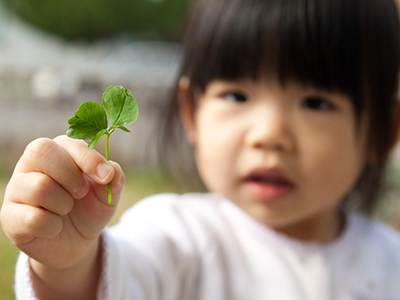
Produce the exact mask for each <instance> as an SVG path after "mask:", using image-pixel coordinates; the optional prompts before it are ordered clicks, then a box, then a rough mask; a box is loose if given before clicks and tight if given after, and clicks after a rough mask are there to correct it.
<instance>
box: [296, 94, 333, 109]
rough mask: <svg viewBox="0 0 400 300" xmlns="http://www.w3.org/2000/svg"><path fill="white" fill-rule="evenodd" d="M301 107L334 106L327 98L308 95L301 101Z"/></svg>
mask: <svg viewBox="0 0 400 300" xmlns="http://www.w3.org/2000/svg"><path fill="white" fill-rule="evenodd" d="M301 107H303V108H306V109H311V110H323V111H325V110H330V109H332V108H333V106H332V104H331V103H330V102H328V101H327V100H325V99H323V98H321V97H318V96H315V97H307V98H305V99H304V100H303V102H302V103H301Z"/></svg>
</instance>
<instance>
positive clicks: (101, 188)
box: [70, 161, 125, 239]
mask: <svg viewBox="0 0 400 300" xmlns="http://www.w3.org/2000/svg"><path fill="white" fill-rule="evenodd" d="M109 163H110V165H111V166H112V167H113V168H114V177H113V178H112V179H111V182H110V184H111V190H112V205H109V204H108V185H107V184H99V183H96V182H95V181H93V180H92V179H90V178H89V177H87V176H86V180H87V181H88V182H89V190H88V193H87V194H86V195H85V196H84V197H83V198H81V199H78V200H75V204H74V207H73V209H72V211H71V213H70V218H71V222H73V224H74V226H75V228H76V229H77V230H79V232H80V234H81V235H82V236H83V237H85V238H88V239H92V238H96V237H97V236H98V234H99V233H100V232H101V230H102V229H103V228H104V227H105V226H106V225H107V224H108V222H109V221H110V220H111V218H112V216H113V215H114V213H115V210H116V208H117V205H118V202H119V199H120V197H121V194H122V191H123V188H124V186H125V174H124V172H123V171H122V169H121V167H120V165H119V164H118V163H116V162H112V161H110V162H109Z"/></svg>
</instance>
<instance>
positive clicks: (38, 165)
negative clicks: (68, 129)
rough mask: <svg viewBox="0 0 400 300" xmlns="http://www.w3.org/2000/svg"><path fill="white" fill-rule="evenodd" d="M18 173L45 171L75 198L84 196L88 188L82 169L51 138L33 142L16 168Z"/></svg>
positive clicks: (44, 172)
mask: <svg viewBox="0 0 400 300" xmlns="http://www.w3.org/2000/svg"><path fill="white" fill-rule="evenodd" d="M14 173H15V174H18V173H24V174H27V173H43V174H47V175H48V176H50V177H51V178H52V179H53V180H55V182H57V183H59V184H60V185H61V186H62V187H63V188H64V189H65V190H66V191H68V192H69V193H70V194H71V195H72V196H73V197H74V198H76V199H79V198H81V197H83V196H84V195H85V194H86V193H87V190H88V185H87V183H85V179H84V176H83V174H82V171H81V170H80V168H79V167H78V166H77V164H76V163H75V162H74V160H73V159H72V158H71V157H70V156H69V155H68V153H67V152H66V151H65V150H64V149H63V148H62V147H61V146H60V145H59V144H57V143H56V142H54V141H53V140H51V139H47V138H41V139H37V140H35V141H33V142H31V143H30V144H29V145H28V146H27V147H26V149H25V152H24V154H23V155H22V157H21V159H20V160H19V161H18V163H17V166H16V168H15V172H14Z"/></svg>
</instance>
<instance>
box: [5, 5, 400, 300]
mask: <svg viewBox="0 0 400 300" xmlns="http://www.w3.org/2000/svg"><path fill="white" fill-rule="evenodd" d="M190 2H191V0H96V1H93V0H79V1H54V0H0V193H1V194H2V195H4V189H5V186H6V184H7V181H8V179H9V178H10V175H11V172H12V170H13V168H14V166H15V164H16V162H17V160H18V158H19V157H20V156H21V154H22V152H23V150H24V148H25V147H26V145H27V144H28V143H29V142H30V141H32V140H33V139H36V138H38V137H50V138H53V137H55V136H57V135H60V134H64V133H65V132H66V130H67V128H68V124H67V120H68V118H70V117H72V116H73V114H74V112H75V111H76V109H77V108H78V106H79V105H80V104H81V103H82V102H84V101H88V100H90V101H97V102H99V103H100V102H101V95H102V93H103V91H104V89H105V88H106V87H107V86H109V85H113V84H115V85H123V86H124V87H125V88H128V89H130V90H131V91H132V93H133V95H134V96H135V97H136V99H137V101H138V105H139V109H140V114H139V119H138V120H137V122H136V123H135V124H133V125H129V126H128V127H129V129H131V130H132V133H131V134H127V133H123V132H117V131H116V132H115V133H114V134H113V135H112V137H111V140H112V142H111V149H110V156H111V159H115V160H117V161H118V162H119V163H120V164H121V165H122V166H123V168H124V170H125V172H126V174H127V184H126V189H125V191H124V194H123V199H122V201H121V204H120V206H119V208H118V211H117V214H116V216H115V217H114V219H113V220H112V223H115V222H116V221H117V219H118V218H119V216H120V214H121V212H122V211H123V210H124V209H126V208H127V207H129V206H131V205H132V204H133V203H135V202H136V201H138V200H139V199H141V198H143V197H145V196H147V195H149V194H154V193H158V192H165V191H176V190H177V187H176V186H174V185H173V184H171V182H169V181H168V180H167V179H165V177H163V176H162V172H161V171H160V169H159V168H158V167H157V164H156V152H155V143H154V139H153V136H154V132H156V131H157V121H158V120H159V118H160V116H162V114H163V108H162V107H163V106H162V103H163V102H165V101H166V99H167V97H168V95H169V92H170V88H171V87H172V85H173V83H174V80H175V79H176V78H175V77H176V72H177V70H178V67H179V63H180V54H181V48H180V44H179V41H180V38H181V34H182V29H183V26H184V20H185V16H186V14H187V11H188V9H189V7H190ZM99 146H100V147H99ZM99 146H98V147H97V148H96V149H100V150H99V151H100V152H102V151H101V148H102V146H101V145H99ZM396 152H399V151H396ZM396 157H398V155H396V156H395V157H394V159H393V162H394V163H393V167H392V171H391V182H392V186H393V191H395V193H393V194H391V195H389V196H388V198H389V199H388V201H387V205H386V206H384V207H383V209H382V211H381V213H380V215H379V216H378V217H379V218H381V219H384V220H385V221H387V222H389V223H391V224H392V225H394V226H395V227H397V228H398V229H400V222H399V221H398V219H397V218H396V216H397V215H400V214H399V212H400V209H399V201H398V200H397V195H398V194H399V193H398V192H397V191H398V190H399V188H398V185H399V182H397V181H399V180H397V179H398V178H399V176H398V174H399V171H398V167H397V163H395V162H397V161H399V159H397V158H396ZM179 188H181V187H179ZM1 201H2V197H0V204H1ZM17 255H18V250H17V249H16V248H15V247H13V246H12V245H11V243H10V242H9V241H8V240H7V238H6V237H5V235H4V233H3V232H2V231H0V268H1V272H0V299H1V300H11V299H14V298H15V296H14V294H13V282H14V279H13V276H14V265H15V261H16V258H17Z"/></svg>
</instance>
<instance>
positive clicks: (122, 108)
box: [66, 85, 139, 205]
mask: <svg viewBox="0 0 400 300" xmlns="http://www.w3.org/2000/svg"><path fill="white" fill-rule="evenodd" d="M102 103H103V106H104V108H103V107H102V106H101V105H100V104H98V103H96V102H93V101H87V102H84V103H82V104H81V105H80V106H79V108H78V110H77V111H76V112H75V115H74V116H73V117H72V118H70V119H69V120H68V124H69V128H68V130H67V133H66V134H67V136H69V137H70V138H73V139H84V140H91V141H90V142H89V145H88V147H89V149H90V150H93V149H94V147H95V146H96V145H97V143H98V142H99V140H100V138H101V137H102V136H103V135H105V136H106V155H105V156H106V159H107V160H109V138H110V135H111V134H112V133H113V132H114V130H115V129H116V128H119V129H121V130H123V131H125V132H130V130H129V129H128V128H126V127H125V125H128V124H132V123H133V122H135V121H136V119H137V117H138V114H139V109H138V106H137V103H136V99H135V98H134V97H133V96H132V94H131V92H130V91H129V90H127V89H125V88H124V87H123V86H122V85H120V86H114V85H112V86H109V87H108V88H107V89H106V90H105V91H104V93H103V96H102ZM107 116H108V118H109V119H110V122H111V125H110V126H108V120H107ZM108 204H109V205H111V204H112V190H111V183H109V184H108Z"/></svg>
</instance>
